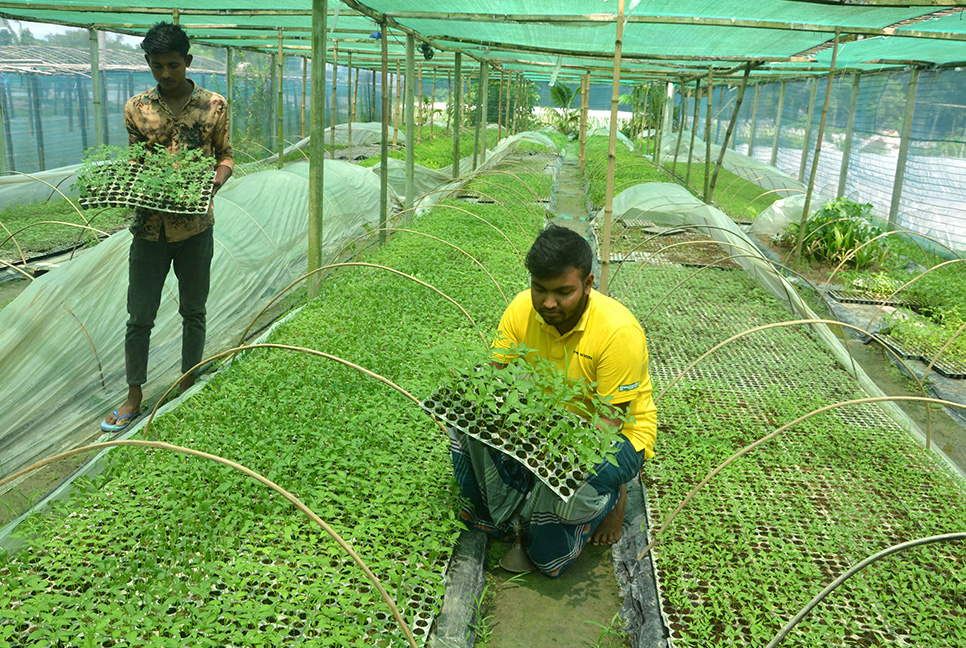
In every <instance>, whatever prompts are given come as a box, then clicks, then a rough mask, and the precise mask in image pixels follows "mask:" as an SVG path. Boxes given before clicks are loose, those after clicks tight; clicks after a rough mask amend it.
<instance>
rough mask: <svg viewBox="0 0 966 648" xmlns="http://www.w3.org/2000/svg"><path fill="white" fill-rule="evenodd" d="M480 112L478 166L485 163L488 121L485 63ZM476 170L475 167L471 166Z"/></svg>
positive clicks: (488, 76) (488, 77) (488, 80)
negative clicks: (481, 111)
mask: <svg viewBox="0 0 966 648" xmlns="http://www.w3.org/2000/svg"><path fill="white" fill-rule="evenodd" d="M482 101H483V103H482V110H483V113H482V115H481V117H480V124H481V126H480V133H481V135H480V164H483V163H484V162H486V131H487V128H486V127H487V122H488V121H489V116H488V115H487V108H488V107H489V104H490V66H489V65H488V64H486V63H484V64H483V99H482ZM473 168H474V169H475V168H476V165H474V166H473Z"/></svg>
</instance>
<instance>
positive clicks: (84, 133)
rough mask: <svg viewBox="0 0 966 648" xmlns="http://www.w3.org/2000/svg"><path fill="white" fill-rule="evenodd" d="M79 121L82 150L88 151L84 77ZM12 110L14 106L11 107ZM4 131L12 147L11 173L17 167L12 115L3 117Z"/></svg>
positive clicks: (79, 84) (79, 90)
mask: <svg viewBox="0 0 966 648" xmlns="http://www.w3.org/2000/svg"><path fill="white" fill-rule="evenodd" d="M76 85H77V121H78V122H79V126H80V134H81V148H82V149H83V150H85V151H86V150H87V146H88V139H89V137H90V136H89V135H88V128H87V103H88V101H87V89H86V88H84V77H81V76H78V77H77V84H76ZM0 92H6V88H3V89H2V90H0ZM4 96H6V97H7V98H9V97H10V95H9V94H6V95H4ZM11 108H12V106H11ZM3 130H4V133H5V134H6V136H7V141H8V142H10V143H11V146H10V161H9V162H10V169H9V170H10V171H13V170H14V169H15V168H16V166H15V165H14V159H13V140H12V139H11V137H10V115H8V114H4V116H3Z"/></svg>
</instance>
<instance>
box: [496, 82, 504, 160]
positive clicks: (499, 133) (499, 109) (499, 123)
mask: <svg viewBox="0 0 966 648" xmlns="http://www.w3.org/2000/svg"><path fill="white" fill-rule="evenodd" d="M505 82H506V70H504V69H502V68H501V69H500V92H499V94H498V95H497V98H496V141H497V143H499V141H500V140H501V139H503V119H502V115H503V84H504V83H505Z"/></svg>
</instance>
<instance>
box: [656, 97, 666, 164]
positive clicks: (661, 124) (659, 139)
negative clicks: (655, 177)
mask: <svg viewBox="0 0 966 648" xmlns="http://www.w3.org/2000/svg"><path fill="white" fill-rule="evenodd" d="M658 87H659V88H661V94H660V97H661V100H660V101H659V102H658V106H659V112H658V115H657V132H656V133H655V134H654V156H653V158H654V166H656V167H657V168H658V169H660V168H661V146H662V145H663V143H664V128H665V126H666V120H667V114H666V113H667V83H662V84H661V85H659V86H658Z"/></svg>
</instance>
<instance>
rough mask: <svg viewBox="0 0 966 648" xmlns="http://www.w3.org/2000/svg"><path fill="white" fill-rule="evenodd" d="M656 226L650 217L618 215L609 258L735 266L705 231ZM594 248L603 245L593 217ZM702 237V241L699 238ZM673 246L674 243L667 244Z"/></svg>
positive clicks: (600, 247) (613, 228)
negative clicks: (642, 219) (623, 217)
mask: <svg viewBox="0 0 966 648" xmlns="http://www.w3.org/2000/svg"><path fill="white" fill-rule="evenodd" d="M664 229H667V228H658V227H656V226H655V225H654V223H652V222H650V221H624V220H622V219H617V220H616V221H614V223H613V224H612V225H611V250H610V260H611V262H616V263H620V262H624V261H635V262H646V263H649V264H652V265H658V266H662V265H670V266H674V265H691V266H701V267H703V266H709V265H710V266H714V267H718V268H728V269H738V268H740V266H739V265H738V264H737V263H735V262H734V260H732V259H725V258H724V257H727V256H728V254H729V253H728V252H725V251H724V248H723V247H722V246H721V245H720V244H718V243H713V242H708V238H709V237H708V235H707V234H703V233H702V232H699V231H697V230H694V229H687V230H682V229H671V230H668V231H666V232H662V231H661V230H664ZM593 233H594V243H595V249H597V251H598V256H599V254H600V250H601V249H602V245H601V240H600V239H601V237H602V236H603V227H602V225H601V224H600V223H598V222H597V221H594V230H593ZM698 241H701V242H698ZM670 246H674V247H670Z"/></svg>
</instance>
